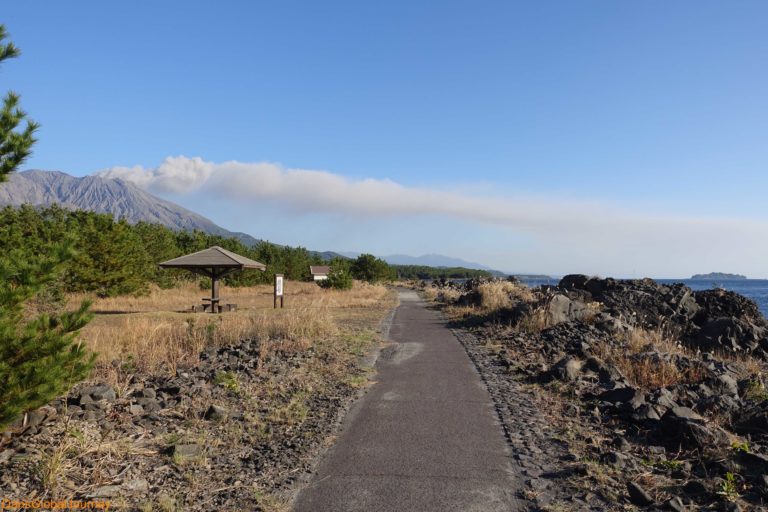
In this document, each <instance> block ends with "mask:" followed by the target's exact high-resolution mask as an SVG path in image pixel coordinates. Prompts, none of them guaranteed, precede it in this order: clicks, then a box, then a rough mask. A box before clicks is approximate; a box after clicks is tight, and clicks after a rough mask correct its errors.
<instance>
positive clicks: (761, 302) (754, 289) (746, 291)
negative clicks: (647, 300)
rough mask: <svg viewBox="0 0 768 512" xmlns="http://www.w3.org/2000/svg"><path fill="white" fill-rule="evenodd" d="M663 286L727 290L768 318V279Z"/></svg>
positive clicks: (553, 281) (531, 281)
mask: <svg viewBox="0 0 768 512" xmlns="http://www.w3.org/2000/svg"><path fill="white" fill-rule="evenodd" d="M522 281H523V283H525V284H527V285H528V286H531V287H533V286H539V285H542V284H552V285H555V284H557V283H558V282H559V279H549V280H546V279H523V280H522ZM655 281H657V282H659V283H663V284H674V283H683V284H684V285H686V286H688V287H690V288H691V289H692V290H696V291H698V290H708V289H710V288H725V289H726V290H730V291H733V292H736V293H739V294H741V295H743V296H745V297H748V298H750V299H752V300H754V301H755V302H756V303H757V307H758V308H760V311H761V312H762V313H763V315H764V316H766V317H768V279H734V280H727V281H721V280H714V281H712V280H708V279H656V280H655Z"/></svg>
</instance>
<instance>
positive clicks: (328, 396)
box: [0, 282, 397, 512]
mask: <svg viewBox="0 0 768 512" xmlns="http://www.w3.org/2000/svg"><path fill="white" fill-rule="evenodd" d="M285 290H286V296H285V308H284V309H282V310H280V309H277V310H275V309H273V308H272V287H271V286H259V287H254V288H237V289H235V288H226V289H223V290H222V294H221V295H222V297H223V298H224V299H226V302H229V303H237V304H238V306H239V310H238V311H237V312H233V313H222V314H218V315H212V314H208V313H194V314H193V313H189V312H180V310H184V309H187V308H188V307H189V306H191V305H192V304H193V303H198V302H199V301H200V298H201V297H203V296H205V294H206V293H205V291H201V290H200V289H199V288H197V287H195V286H191V285H190V286H185V287H182V288H177V289H172V290H160V289H154V290H151V292H150V294H149V295H147V296H144V297H118V298H113V299H100V300H96V301H95V303H94V307H93V309H94V311H95V312H96V316H95V318H94V320H93V321H92V322H91V323H90V324H89V325H88V326H87V327H86V328H85V329H83V331H82V332H81V336H80V339H81V341H82V343H85V344H86V345H87V346H88V347H89V348H91V349H92V350H94V351H96V352H97V353H98V359H97V365H96V368H95V370H94V373H93V375H92V376H91V379H89V380H91V381H95V382H106V383H108V384H110V385H112V387H113V389H114V390H115V392H116V395H117V398H116V399H115V400H114V401H113V402H111V403H110V404H109V405H108V406H107V409H106V414H107V420H109V421H106V422H93V421H86V420H83V419H72V418H69V417H67V416H66V415H60V416H58V417H56V418H54V420H53V421H50V422H47V423H46V428H45V432H44V433H41V434H40V435H35V436H27V437H24V438H20V439H19V443H20V446H22V445H23V446H24V454H23V456H19V457H16V458H14V459H13V461H12V464H10V466H8V467H6V468H4V473H1V472H0V488H3V486H4V485H10V484H11V483H13V485H14V489H15V491H14V495H18V496H37V497H47V498H57V499H58V498H72V497H75V496H87V495H90V494H92V493H94V492H96V493H98V492H99V491H97V489H100V488H103V486H118V487H119V486H120V485H122V484H124V483H125V482H131V481H136V480H139V481H142V482H145V484H144V485H145V487H147V486H148V488H150V489H151V492H146V491H141V490H138V491H131V490H130V489H127V488H126V487H124V486H123V487H119V491H116V492H115V494H114V496H113V498H112V500H111V503H112V505H113V506H112V508H114V509H116V510H118V509H120V510H142V511H155V510H160V511H181V510H210V509H220V510H260V511H268V512H273V511H275V512H278V511H279V512H283V511H285V510H287V509H288V508H289V503H290V499H291V496H292V492H293V491H292V490H291V488H290V487H285V486H286V485H288V483H289V482H290V481H292V478H294V476H295V475H296V474H297V473H301V472H305V471H307V470H308V468H309V467H310V465H311V461H312V460H313V457H315V455H316V453H318V450H321V449H322V447H324V446H328V445H330V444H331V443H332V442H333V439H334V437H333V435H334V430H333V429H334V424H335V421H336V419H335V418H336V417H337V415H339V414H341V411H342V409H343V408H344V407H345V404H348V403H349V402H350V401H351V400H353V399H354V397H355V396H356V394H357V392H358V390H359V389H360V388H364V387H366V386H368V385H370V382H371V381H370V380H369V377H370V375H371V368H370V367H368V366H367V364H368V363H367V362H366V360H365V359H364V358H363V357H361V356H365V355H366V354H368V353H369V352H370V350H371V348H372V347H373V346H374V344H376V343H377V342H379V341H380V340H381V333H380V326H381V322H382V320H383V319H384V318H385V317H386V316H387V314H388V313H389V312H391V311H392V308H394V307H395V306H396V304H397V299H396V294H395V292H394V291H393V290H392V289H388V288H386V287H384V286H373V285H368V284H364V283H359V282H356V283H355V286H354V288H353V289H352V290H349V291H332V290H324V289H321V288H319V287H318V286H317V285H315V284H313V283H298V282H288V283H286V287H285ZM84 298H86V297H85V296H72V297H70V298H69V299H70V302H71V304H72V305H74V304H78V303H79V302H80V301H81V300H82V299H84ZM243 338H259V343H258V346H259V351H258V355H256V356H255V357H257V358H258V364H257V365H256V366H255V367H252V368H253V369H252V370H251V371H238V370H227V371H223V370H221V371H219V372H218V373H217V374H216V375H215V378H214V379H213V380H212V381H210V382H207V383H206V384H205V386H204V387H203V388H202V389H203V391H206V393H202V392H199V391H198V392H193V393H190V392H189V390H188V389H183V390H182V391H181V393H180V394H179V402H178V403H177V404H176V405H169V406H168V408H165V409H162V410H161V411H158V412H157V413H156V419H155V420H152V422H151V423H150V425H149V426H147V424H146V423H142V424H137V423H135V422H134V420H138V419H140V418H142V417H146V415H143V416H133V414H132V413H130V412H128V411H129V409H128V408H129V406H130V404H133V403H134V402H135V401H136V397H135V394H134V392H135V390H136V389H144V385H145V384H146V385H148V386H155V387H157V386H160V385H161V384H158V382H160V381H163V380H164V379H173V378H176V377H175V376H177V372H176V369H177V367H179V366H184V367H186V368H189V367H196V366H197V365H196V363H198V362H199V363H200V365H199V366H204V365H205V364H206V363H208V364H209V366H210V360H206V361H200V360H199V354H200V352H201V350H204V349H206V348H207V347H208V346H210V345H224V344H230V343H232V344H236V343H237V342H238V341H239V340H241V339H243ZM221 363H222V361H221V360H220V361H218V362H217V364H221ZM236 367H237V366H235V368H236ZM186 368H185V369H184V370H182V371H181V373H182V374H183V373H184V372H186V371H190V370H188V369H186ZM137 385H138V388H137ZM211 404H216V405H218V406H221V407H224V408H225V409H226V410H228V411H238V413H239V416H238V418H239V419H238V418H225V419H223V420H210V421H209V420H207V419H205V418H204V416H203V413H204V412H205V411H206V410H207V409H208V407H209V406H210V405H211ZM189 444H193V445H199V446H201V447H202V448H201V454H200V455H199V457H197V458H194V459H189V460H187V459H186V458H185V457H184V456H181V455H176V454H175V451H174V449H175V446H176V445H180V446H181V445H189ZM1 446H2V445H0V451H2V449H1ZM252 461H255V462H253V463H252V464H251V465H247V464H250V463H251V462H252ZM156 468H161V469H162V470H163V471H162V472H161V471H159V470H158V471H155V469H156ZM235 474H237V475H241V476H238V477H234V476H233V475H235ZM146 482H148V483H146ZM214 501H218V502H219V503H226V505H223V506H222V507H221V508H217V507H215V506H213V505H211V506H208V504H209V503H213V502H214Z"/></svg>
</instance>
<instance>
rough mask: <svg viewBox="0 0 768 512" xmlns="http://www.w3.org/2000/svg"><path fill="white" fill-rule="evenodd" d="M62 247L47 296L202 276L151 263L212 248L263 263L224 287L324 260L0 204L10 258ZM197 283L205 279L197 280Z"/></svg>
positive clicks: (355, 266) (124, 289) (340, 268)
mask: <svg viewBox="0 0 768 512" xmlns="http://www.w3.org/2000/svg"><path fill="white" fill-rule="evenodd" d="M61 244H69V245H70V246H71V248H72V250H73V254H74V256H73V257H72V258H71V259H69V260H68V261H67V262H66V264H65V268H64V270H63V274H62V277H61V279H59V280H57V282H56V290H53V292H52V293H67V292H89V293H94V294H96V295H97V296H100V297H110V296H116V295H126V294H137V293H143V292H144V291H145V290H147V288H148V285H149V284H151V283H153V284H156V285H158V286H160V287H162V288H170V287H173V286H176V285H177V284H179V283H182V282H185V281H191V280H193V281H200V280H204V278H201V277H199V276H197V275H195V274H192V273H190V272H186V271H183V270H178V269H160V268H159V267H158V266H157V264H158V263H160V262H162V261H166V260H169V259H172V258H176V257H178V256H182V255H184V254H190V253H193V252H196V251H201V250H203V249H207V248H209V247H211V246H214V245H218V246H220V247H223V248H224V249H227V250H229V251H232V252H235V253H237V254H240V255H243V256H245V257H247V258H251V259H253V260H256V261H259V262H261V263H264V264H265V265H266V266H267V270H266V271H265V272H237V273H234V274H231V275H229V276H227V277H226V278H225V284H226V285H228V286H253V285H257V284H263V283H271V282H272V280H273V279H274V275H275V274H283V275H284V276H285V277H286V279H291V280H303V281H306V280H309V279H310V278H311V276H310V272H309V267H310V265H323V264H327V262H325V261H323V259H322V258H321V257H320V256H319V255H318V254H316V253H312V252H311V251H309V250H307V249H305V248H303V247H288V246H280V245H276V244H272V243H269V242H260V243H258V244H257V245H255V246H253V247H249V246H247V245H245V244H243V243H242V242H241V241H240V240H238V239H236V238H226V237H222V236H219V235H212V234H208V233H204V232H202V231H192V232H187V231H173V230H172V229H170V228H168V227H165V226H162V225H160V224H151V223H147V222H139V223H137V224H129V223H127V222H126V221H125V220H115V219H114V218H113V217H112V216H111V215H109V214H100V213H94V212H89V211H81V210H76V211H72V210H67V209H65V208H62V207H60V206H56V205H54V206H50V207H45V208H37V207H33V206H29V205H24V206H21V207H12V206H6V207H4V208H2V209H1V210H0V246H2V247H4V248H6V251H7V252H8V253H13V255H14V258H15V259H20V260H32V259H34V258H35V257H36V256H37V255H40V254H48V253H50V252H51V251H53V250H55V248H56V247H59V246H60V245H61ZM330 265H331V266H332V268H334V270H335V271H336V272H337V273H338V272H342V273H348V274H349V276H350V277H354V278H356V279H361V280H365V281H369V282H378V281H384V280H388V279H390V278H393V277H395V273H394V272H393V271H392V269H391V268H390V267H389V265H387V264H386V262H384V261H383V260H380V259H378V258H375V257H374V256H372V255H370V254H364V255H361V256H360V257H358V258H357V259H355V260H349V259H342V258H338V259H335V260H333V261H332V262H331V263H330ZM201 285H205V283H201Z"/></svg>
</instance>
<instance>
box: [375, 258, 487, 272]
mask: <svg viewBox="0 0 768 512" xmlns="http://www.w3.org/2000/svg"><path fill="white" fill-rule="evenodd" d="M381 259H383V260H384V261H386V262H387V263H389V264H390V265H426V266H428V267H464V268H472V269H478V270H493V269H492V268H490V267H487V266H485V265H481V264H480V263H473V262H471V261H465V260H462V259H459V258H451V257H450V256H443V255H442V254H424V255H422V256H408V255H407V254H392V255H391V256H383V257H382V258H381Z"/></svg>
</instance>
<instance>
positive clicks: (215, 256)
mask: <svg viewBox="0 0 768 512" xmlns="http://www.w3.org/2000/svg"><path fill="white" fill-rule="evenodd" d="M159 266H160V267H161V268H183V269H185V270H189V271H190V272H194V273H196V274H200V275H203V276H206V277H210V278H211V297H210V298H207V297H206V298H203V301H204V302H205V303H204V304H203V305H202V306H192V310H193V311H197V310H198V308H199V310H200V311H211V312H212V313H221V311H222V310H228V311H232V310H234V309H236V308H237V305H236V304H226V305H222V304H221V303H220V302H221V299H220V298H219V280H220V279H221V278H222V277H224V276H226V275H228V274H231V273H232V272H236V271H238V270H243V269H246V268H255V269H258V270H261V271H264V270H266V268H267V267H266V265H264V264H263V263H259V262H258V261H253V260H252V259H249V258H246V257H245V256H240V255H239V254H235V253H233V252H231V251H228V250H226V249H222V248H221V247H219V246H213V247H211V248H209V249H205V250H202V251H198V252H195V253H192V254H187V255H186V256H180V257H178V258H174V259H172V260H168V261H164V262H162V263H160V264H159Z"/></svg>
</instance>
